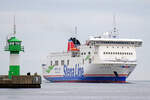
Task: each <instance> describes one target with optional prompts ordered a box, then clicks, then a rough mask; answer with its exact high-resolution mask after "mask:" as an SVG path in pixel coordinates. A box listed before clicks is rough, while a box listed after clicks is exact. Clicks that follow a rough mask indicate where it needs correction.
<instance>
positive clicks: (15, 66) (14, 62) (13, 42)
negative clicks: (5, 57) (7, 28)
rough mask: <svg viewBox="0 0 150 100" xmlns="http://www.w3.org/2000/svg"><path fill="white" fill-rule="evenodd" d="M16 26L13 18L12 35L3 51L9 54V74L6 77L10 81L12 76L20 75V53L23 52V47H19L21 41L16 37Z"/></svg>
mask: <svg viewBox="0 0 150 100" xmlns="http://www.w3.org/2000/svg"><path fill="white" fill-rule="evenodd" d="M15 34H16V25H15V18H14V33H13V35H12V36H11V37H10V38H9V39H7V44H6V46H5V51H9V52H10V58H9V72H8V77H9V79H12V76H19V75H20V55H19V53H20V51H24V47H23V46H21V42H22V41H21V40H19V39H17V38H16V36H15Z"/></svg>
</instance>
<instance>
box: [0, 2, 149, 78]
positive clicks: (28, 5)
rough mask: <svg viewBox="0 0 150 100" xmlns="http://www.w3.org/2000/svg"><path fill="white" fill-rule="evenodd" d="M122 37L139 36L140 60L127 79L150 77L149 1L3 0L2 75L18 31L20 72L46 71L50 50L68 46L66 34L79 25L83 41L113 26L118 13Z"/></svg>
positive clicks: (0, 22) (0, 23) (0, 34)
mask: <svg viewBox="0 0 150 100" xmlns="http://www.w3.org/2000/svg"><path fill="white" fill-rule="evenodd" d="M114 13H115V14H116V23H117V27H118V29H119V33H120V37H121V38H139V39H142V40H143V47H142V48H137V59H138V65H137V67H136V69H135V70H134V72H133V73H132V74H131V75H130V77H129V78H128V80H150V77H149V76H150V66H149V61H150V60H149V58H150V53H149V50H150V44H149V43H150V39H149V38H150V1H149V0H0V69H1V70H0V74H7V73H8V68H9V53H8V52H5V51H3V50H4V44H5V41H6V36H7V35H8V34H11V33H12V32H13V16H14V15H15V16H16V26H17V34H16V37H18V38H19V39H21V40H23V45H24V47H25V52H24V53H21V74H25V73H27V72H31V73H34V72H38V73H40V74H41V73H42V68H41V66H40V65H41V63H42V62H41V59H43V58H44V57H46V56H47V55H48V53H49V52H54V51H55V52H62V51H66V48H67V39H68V38H69V37H70V36H71V34H72V33H73V32H74V27H75V26H77V27H78V38H79V40H81V42H82V43H84V41H85V40H86V39H87V38H88V36H89V35H94V36H95V35H101V34H102V33H103V32H107V31H111V30H112V27H113V20H112V19H113V14H114Z"/></svg>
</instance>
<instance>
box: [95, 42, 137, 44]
mask: <svg viewBox="0 0 150 100" xmlns="http://www.w3.org/2000/svg"><path fill="white" fill-rule="evenodd" d="M94 43H95V44H99V43H101V44H135V43H134V42H121V41H120V42H119V41H118V42H117V41H95V42H94Z"/></svg>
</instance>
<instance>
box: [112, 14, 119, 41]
mask: <svg viewBox="0 0 150 100" xmlns="http://www.w3.org/2000/svg"><path fill="white" fill-rule="evenodd" d="M118 35H119V34H118V29H117V27H116V15H115V14H114V16H113V37H114V38H116V37H118Z"/></svg>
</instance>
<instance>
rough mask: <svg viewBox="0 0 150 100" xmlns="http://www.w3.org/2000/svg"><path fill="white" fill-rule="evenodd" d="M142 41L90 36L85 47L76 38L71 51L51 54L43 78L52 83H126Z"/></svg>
mask: <svg viewBox="0 0 150 100" xmlns="http://www.w3.org/2000/svg"><path fill="white" fill-rule="evenodd" d="M140 46H142V40H140V39H120V38H116V37H114V35H112V34H109V33H107V34H105V35H104V36H102V37H101V36H98V37H89V39H88V40H87V41H86V43H85V44H80V42H79V40H77V39H76V38H75V37H72V38H70V39H69V40H68V50H67V52H62V53H50V54H49V55H48V57H47V64H45V66H43V74H44V75H43V76H44V78H45V79H47V80H49V81H51V82H126V78H127V77H128V76H129V75H130V74H131V72H132V71H133V70H134V68H135V67H136V65H137V59H136V47H140Z"/></svg>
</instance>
